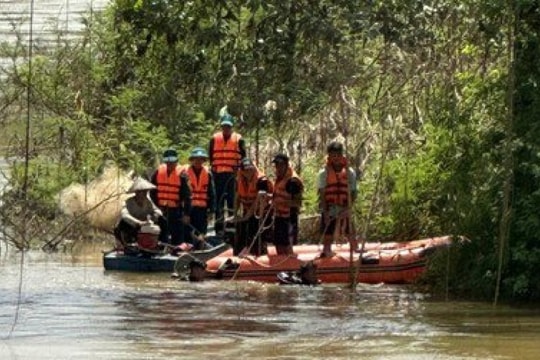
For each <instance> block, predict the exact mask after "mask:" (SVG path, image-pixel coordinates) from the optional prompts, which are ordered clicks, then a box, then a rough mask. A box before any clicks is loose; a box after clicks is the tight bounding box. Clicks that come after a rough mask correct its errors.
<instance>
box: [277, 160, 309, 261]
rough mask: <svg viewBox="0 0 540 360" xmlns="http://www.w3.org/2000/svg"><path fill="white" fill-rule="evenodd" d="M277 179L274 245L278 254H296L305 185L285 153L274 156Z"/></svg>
mask: <svg viewBox="0 0 540 360" xmlns="http://www.w3.org/2000/svg"><path fill="white" fill-rule="evenodd" d="M272 163H273V164H274V166H275V171H276V172H275V174H276V180H275V185H274V196H273V199H272V204H273V207H274V245H275V246H276V253H277V254H278V255H294V251H293V245H294V244H296V243H297V241H298V215H299V213H300V207H301V205H302V193H303V191H304V185H303V183H302V179H300V177H299V176H298V175H297V174H296V172H295V171H294V170H293V168H292V167H291V166H290V165H289V157H288V156H287V155H285V154H278V155H276V156H274V159H273V160H272Z"/></svg>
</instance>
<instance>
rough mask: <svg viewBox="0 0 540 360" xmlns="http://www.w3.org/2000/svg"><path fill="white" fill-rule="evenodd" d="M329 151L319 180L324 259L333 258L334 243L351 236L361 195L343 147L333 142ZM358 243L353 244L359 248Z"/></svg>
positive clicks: (328, 148) (328, 147)
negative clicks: (353, 207) (357, 198)
mask: <svg viewBox="0 0 540 360" xmlns="http://www.w3.org/2000/svg"><path fill="white" fill-rule="evenodd" d="M326 150H327V153H328V156H327V158H326V165H325V166H324V168H323V169H322V170H321V171H320V172H319V176H318V190H319V191H318V194H319V210H320V211H321V234H322V236H323V237H324V238H323V239H324V240H323V252H322V254H321V256H322V257H330V256H332V255H333V253H332V242H333V241H334V240H337V238H338V237H340V236H345V235H351V232H352V229H351V208H352V204H353V202H354V200H355V199H356V195H357V193H358V191H357V188H356V173H355V172H354V170H353V169H352V168H350V167H347V158H346V157H345V155H344V149H343V144H341V143H339V142H337V141H333V142H331V143H330V144H329V145H328V146H327V148H326ZM349 237H350V236H349ZM355 242H356V241H354V244H353V242H352V241H351V246H353V247H355V248H356V244H355Z"/></svg>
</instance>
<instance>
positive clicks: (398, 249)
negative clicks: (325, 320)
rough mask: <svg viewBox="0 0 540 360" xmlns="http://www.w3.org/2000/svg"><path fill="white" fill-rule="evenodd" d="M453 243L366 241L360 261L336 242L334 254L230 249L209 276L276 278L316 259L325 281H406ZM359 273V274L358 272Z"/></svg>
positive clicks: (212, 264)
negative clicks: (252, 253)
mask: <svg viewBox="0 0 540 360" xmlns="http://www.w3.org/2000/svg"><path fill="white" fill-rule="evenodd" d="M451 243H452V237H451V236H444V237H434V238H428V239H422V240H414V241H409V242H403V243H366V244H365V246H364V251H363V252H362V260H361V261H360V252H359V251H358V250H356V251H353V252H352V253H351V251H350V249H349V246H348V245H343V246H337V245H334V247H333V251H334V253H335V255H334V256H331V257H320V252H321V249H322V247H321V246H317V245H298V246H295V248H294V252H295V255H294V256H285V255H276V254H275V250H274V248H273V247H269V249H268V255H265V256H260V257H253V256H250V255H248V256H244V257H237V256H233V255H232V252H231V250H229V251H227V252H225V253H223V254H221V255H220V256H217V257H215V258H212V259H210V260H208V261H207V262H206V265H207V266H206V278H214V279H232V280H253V281H262V282H276V279H277V275H278V274H279V273H282V272H296V271H298V270H299V269H300V268H301V267H302V265H304V264H307V263H309V262H313V263H314V264H315V265H316V267H317V278H318V279H319V280H320V281H321V282H323V283H350V282H351V279H353V278H355V279H356V281H357V282H362V283H372V284H373V283H388V284H403V283H411V282H413V281H415V280H416V279H417V278H418V277H419V275H421V274H422V273H423V272H424V270H425V268H426V263H427V260H428V258H429V255H431V254H432V253H433V252H435V251H436V250H437V249H440V248H443V247H447V246H449V245H450V244H451ZM355 273H356V274H355Z"/></svg>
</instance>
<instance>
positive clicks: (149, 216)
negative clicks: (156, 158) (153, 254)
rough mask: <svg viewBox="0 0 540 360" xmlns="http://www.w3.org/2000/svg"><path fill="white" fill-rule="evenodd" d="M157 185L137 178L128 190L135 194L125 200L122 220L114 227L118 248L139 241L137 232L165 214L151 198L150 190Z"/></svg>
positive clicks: (121, 215)
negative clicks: (149, 195)
mask: <svg viewBox="0 0 540 360" xmlns="http://www.w3.org/2000/svg"><path fill="white" fill-rule="evenodd" d="M155 188H156V186H155V185H154V184H152V183H150V182H149V181H147V180H145V179H143V178H137V179H135V181H134V182H133V184H132V185H131V187H130V188H129V190H128V191H127V192H128V194H135V195H134V196H132V197H130V198H128V199H127V200H126V201H125V202H124V206H123V207H122V210H121V212H120V221H119V222H118V225H116V227H115V228H114V236H115V237H116V240H117V246H116V248H117V249H123V248H124V247H125V246H126V245H129V244H131V243H134V242H136V241H137V234H138V233H139V230H140V229H141V227H142V226H144V225H149V224H151V222H157V220H158V219H159V218H160V217H162V216H163V213H162V212H161V210H160V209H159V208H158V207H157V206H156V205H155V204H154V202H152V200H150V198H149V197H148V191H149V190H152V189H155Z"/></svg>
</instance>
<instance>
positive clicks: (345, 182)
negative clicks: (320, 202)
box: [324, 166, 349, 206]
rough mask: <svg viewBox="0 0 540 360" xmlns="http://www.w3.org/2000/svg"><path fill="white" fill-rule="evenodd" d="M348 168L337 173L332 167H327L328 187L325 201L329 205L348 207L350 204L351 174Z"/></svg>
mask: <svg viewBox="0 0 540 360" xmlns="http://www.w3.org/2000/svg"><path fill="white" fill-rule="evenodd" d="M348 173H349V172H348V170H347V168H346V167H344V168H343V169H341V171H340V172H336V171H335V170H334V169H333V168H332V167H331V166H327V167H326V187H325V188H324V200H325V201H326V203H327V204H332V205H340V206H347V205H348V203H349V174H348Z"/></svg>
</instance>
